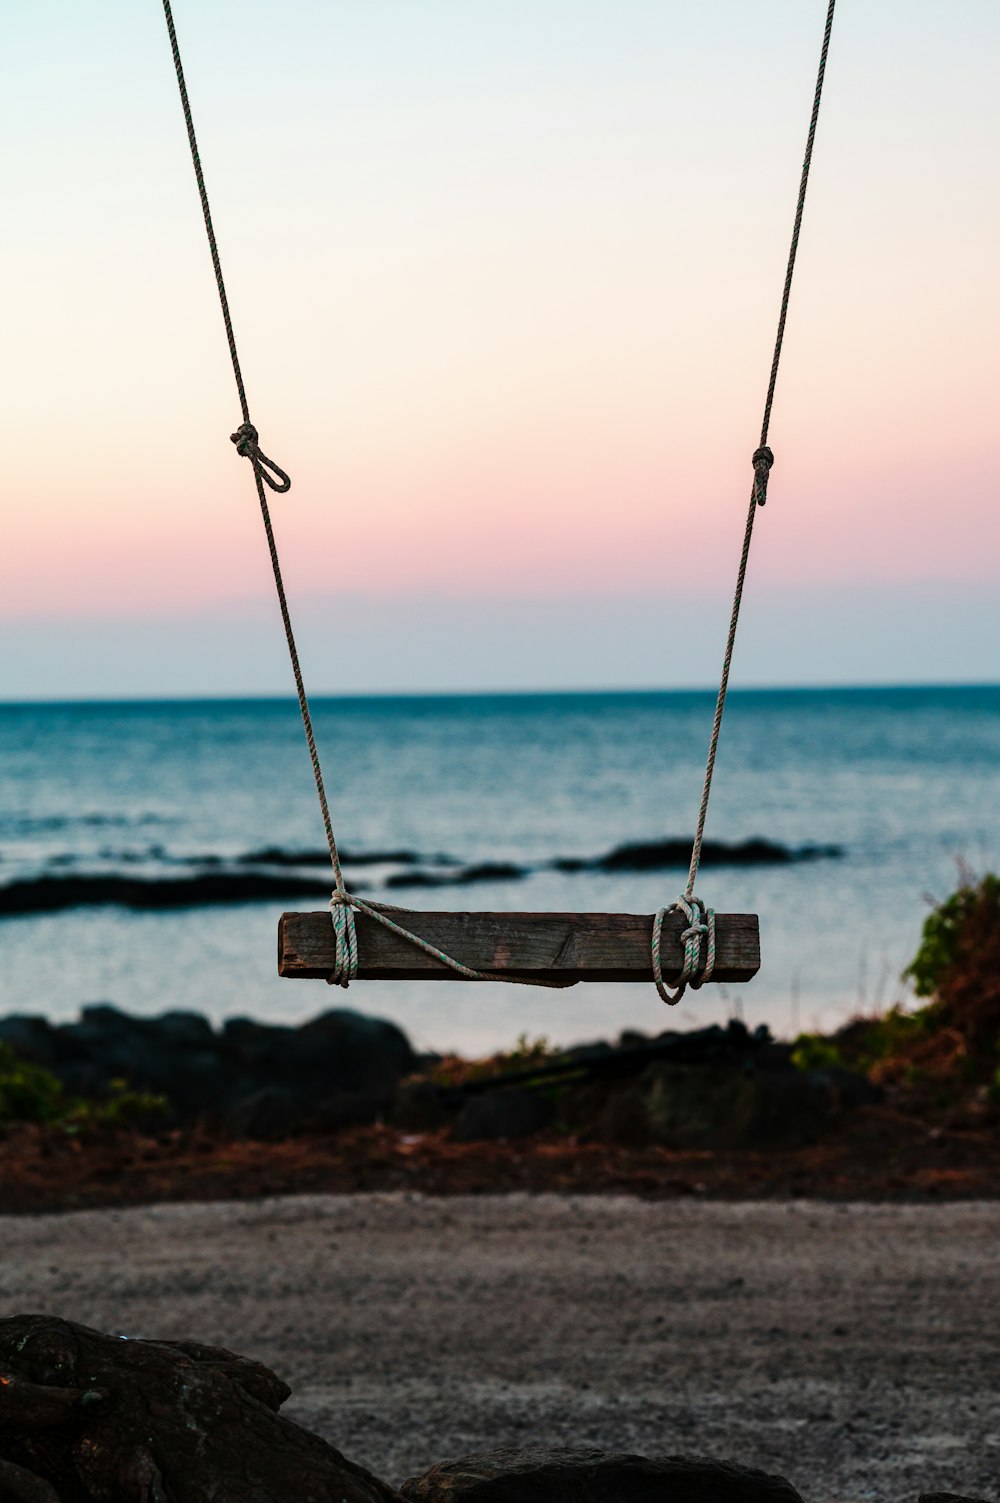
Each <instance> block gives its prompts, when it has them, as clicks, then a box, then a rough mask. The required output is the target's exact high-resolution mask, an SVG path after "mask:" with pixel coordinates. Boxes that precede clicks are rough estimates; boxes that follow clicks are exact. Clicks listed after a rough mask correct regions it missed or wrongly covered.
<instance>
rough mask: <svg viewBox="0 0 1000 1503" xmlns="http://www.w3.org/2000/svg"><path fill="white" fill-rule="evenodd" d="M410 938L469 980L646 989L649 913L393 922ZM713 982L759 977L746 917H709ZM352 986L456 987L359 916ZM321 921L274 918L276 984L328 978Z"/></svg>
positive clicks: (670, 967)
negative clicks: (467, 972) (495, 976)
mask: <svg viewBox="0 0 1000 1503" xmlns="http://www.w3.org/2000/svg"><path fill="white" fill-rule="evenodd" d="M394 917H395V918H396V921H397V922H398V923H400V924H402V925H404V926H405V927H406V928H408V929H411V930H412V931H413V933H414V934H419V935H420V936H421V937H422V938H423V939H426V940H429V941H430V943H431V944H432V945H434V946H435V947H436V948H437V949H439V950H443V951H444V952H445V953H446V954H448V955H451V956H453V957H454V959H455V960H460V961H461V962H462V964H463V965H467V966H471V967H472V968H473V969H474V970H477V971H487V972H489V971H502V972H503V973H504V974H506V975H513V976H521V977H524V978H525V979H529V980H530V979H534V978H541V979H544V980H546V981H556V982H560V983H561V984H562V985H564V986H573V985H574V983H575V982H577V981H652V979H653V967H652V960H651V958H650V937H651V935H652V930H653V915H652V914H651V913H649V914H644V913H428V912H414V911H409V910H408V911H407V912H406V913H402V914H397V915H394ZM715 922H716V956H717V958H716V965H715V971H714V973H713V976H712V978H711V979H712V980H713V981H749V980H750V978H751V976H754V975H756V973H757V971H758V970H759V969H760V935H759V931H758V924H757V916H756V914H753V913H720V914H719V915H718V916H717V917H716V921H715ZM356 924H357V936H358V954H359V964H358V977H359V979H360V980H366V981H438V980H441V981H447V980H452V981H461V980H462V979H463V978H462V977H461V976H460V975H458V974H457V973H456V972H455V971H450V970H449V969H448V968H447V966H443V965H441V964H440V962H439V961H437V960H435V959H434V958H433V956H431V955H428V954H426V953H425V952H424V951H423V950H419V949H418V948H417V947H416V945H411V944H407V943H406V941H405V940H403V939H400V938H399V937H398V936H397V935H395V934H393V933H392V931H391V930H389V929H386V928H384V927H383V926H382V925H381V924H379V923H376V922H375V920H374V919H371V918H369V917H368V916H367V914H364V913H359V914H357V915H356ZM683 928H684V920H683V918H682V916H681V915H680V914H677V913H671V914H668V915H667V917H666V919H665V920H664V924H663V940H662V944H661V947H660V955H661V959H662V964H663V974H664V977H665V979H667V980H670V979H671V978H672V977H674V976H676V975H677V973H678V971H679V970H680V966H681V943H680V935H681V930H682V929H683ZM333 959H334V950H333V930H332V927H331V923H330V915H329V913H328V912H324V913H283V914H282V915H281V920H280V922H279V925H278V974H279V976H291V977H295V976H300V977H303V978H305V977H324V978H325V977H326V976H328V975H329V974H330V971H331V970H332V969H333Z"/></svg>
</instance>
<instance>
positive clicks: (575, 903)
mask: <svg viewBox="0 0 1000 1503" xmlns="http://www.w3.org/2000/svg"><path fill="white" fill-rule="evenodd" d="M712 704H713V696H712V695H711V694H709V693H631V694H627V693H619V694H565V695H535V694H533V695H502V696H468V697H462V696H453V697H434V698H371V699H361V698H358V699H343V700H334V699H320V700H318V701H317V702H316V703H315V706H314V712H315V721H316V730H317V738H318V741H319V745H320V752H321V756H322V759H323V763H324V768H325V772H326V777H327V783H328V789H329V793H330V799H331V804H332V808H333V815H334V826H335V829H336V831H337V834H338V839H339V840H340V842H341V844H342V846H343V847H344V849H345V850H346V851H348V852H350V853H352V854H355V855H358V856H360V857H364V856H366V855H367V856H370V855H372V854H378V853H386V854H391V853H393V852H399V851H411V852H413V853H415V854H416V855H417V856H418V857H419V862H418V863H417V864H418V865H419V866H420V869H421V870H427V871H435V870H437V871H446V870H451V868H446V867H443V866H437V865H435V862H436V861H437V859H438V858H439V857H442V856H444V857H448V858H451V859H452V860H453V861H454V862H455V863H458V864H460V865H461V866H470V865H475V864H477V863H482V862H507V863H513V864H516V865H517V866H520V867H523V868H527V869H528V871H527V874H526V875H525V876H524V877H523V878H521V879H520V880H496V881H487V882H477V883H476V884H475V885H469V886H458V887H445V888H433V887H432V888H428V889H427V890H420V891H415V892H410V891H405V890H402V891H400V892H395V891H389V890H386V889H385V888H384V883H385V881H386V879H387V878H389V877H391V876H392V875H393V874H394V873H396V874H398V872H399V871H400V870H406V866H405V864H404V865H403V866H402V867H401V866H400V864H399V862H394V861H390V860H387V861H383V862H377V863H375V864H371V865H363V866H359V867H358V868H357V880H358V882H359V884H360V882H361V881H362V880H363V882H364V883H365V884H366V886H367V888H368V890H369V891H370V893H371V895H372V896H374V897H379V896H382V895H384V896H386V897H387V898H388V899H390V900H392V901H397V902H412V904H413V906H415V907H438V908H454V907H462V908H483V909H546V910H590V909H608V910H621V911H632V912H640V913H644V912H652V911H653V910H654V909H655V908H656V907H657V906H658V905H659V904H660V903H662V902H669V901H670V900H671V899H672V898H673V897H674V896H675V895H676V893H677V892H678V891H679V889H680V888H681V887H682V885H683V881H684V876H685V872H684V870H683V869H682V868H681V867H680V866H678V868H677V869H675V870H668V871H663V872H643V873H610V872H605V871H593V870H591V871H577V872H565V871H559V870H555V869H552V867H551V866H550V865H548V863H550V862H552V861H553V860H555V859H558V858H565V857H581V858H591V857H598V856H601V855H602V854H604V853H606V852H608V851H609V850H611V849H612V848H614V847H617V846H619V845H621V844H623V843H625V842H632V841H646V840H654V839H661V838H664V837H668V836H676V837H685V836H689V835H690V833H691V831H692V829H693V825H694V817H695V812H696V808H697V802H698V797H699V793H700V786H701V776H702V769H703V765H704V757H705V750H706V743H707V737H708V731H709V725H710V720H711V713H712ZM707 835H708V837H709V838H711V839H714V840H718V841H726V842H739V841H742V840H745V839H748V838H750V837H753V836H763V837H766V838H767V839H769V840H771V841H774V842H779V843H782V844H784V845H786V846H788V847H791V848H799V847H802V846H804V845H806V844H809V843H817V844H821V845H828V844H835V845H838V846H840V847H841V848H842V852H843V854H842V855H841V856H840V857H839V858H832V857H830V858H820V859H815V860H810V861H805V862H801V863H798V862H797V863H789V864H775V865H760V866H726V865H717V866H712V867H710V868H706V869H705V870H704V872H703V875H702V878H701V880H700V882H699V884H698V890H699V892H700V893H701V895H702V896H703V897H704V898H705V899H706V900H707V901H708V902H710V903H711V904H712V905H713V906H714V907H715V908H716V909H717V910H719V911H731V912H739V911H753V912H756V913H758V914H759V915H760V922H761V947H762V957H763V963H762V968H761V972H760V974H759V975H758V976H757V977H756V978H755V979H754V980H753V981H752V982H750V983H749V984H747V985H745V986H724V985H722V986H716V985H712V986H707V987H705V988H703V989H702V990H701V991H700V992H697V993H689V994H688V997H687V998H685V999H684V1001H683V1003H682V1004H681V1006H680V1007H679V1008H677V1009H667V1008H665V1007H664V1006H663V1004H662V1003H661V1002H660V1001H659V999H658V998H657V996H656V994H655V992H654V990H653V988H652V986H651V985H650V986H648V987H647V986H645V985H594V986H589V985H588V986H577V987H574V988H572V989H570V990H567V991H560V992H554V993H548V992H545V991H543V990H539V989H535V988H528V987H515V986H482V985H478V986H477V985H462V984H459V983H450V982H419V983H417V982H414V983H408V982H407V983H402V982H397V983H381V982H363V983H356V984H355V985H354V986H353V987H352V988H351V990H350V994H349V995H346V994H345V993H344V992H343V991H341V990H338V989H333V988H329V987H327V986H325V985H324V983H323V982H318V981H312V982H307V981H282V980H279V979H278V977H277V975H276V965H275V932H276V921H277V916H278V913H279V912H280V911H281V910H282V908H286V907H300V908H320V907H322V906H323V899H322V896H321V895H317V897H316V898H309V897H301V896H300V897H292V898H290V899H285V898H283V897H282V896H281V895H280V894H278V893H276V894H275V895H274V896H273V897H268V898H267V899H260V900H255V901H243V902H235V903H233V902H230V903H224V904H223V903H216V904H209V905H204V904H203V905H199V904H192V905H190V906H183V905H181V906H175V907H170V908H166V909H142V910H135V909H132V908H129V907H124V906H118V905H115V904H109V903H88V904H85V905H82V906H77V907H68V908H65V909H63V910H61V911H33V910H32V899H31V893H32V891H34V890H35V889H33V888H32V887H31V886H30V884H31V883H32V882H34V881H36V879H38V878H39V877H44V876H49V877H62V878H73V879H74V880H76V879H79V889H80V891H81V893H82V892H85V891H86V890H87V880H88V879H91V878H93V877H95V876H98V875H102V874H103V875H123V874H130V875H134V876H139V877H149V876H160V877H163V876H166V877H169V878H170V879H171V880H178V881H184V880H187V879H188V877H189V876H190V875H191V874H192V873H197V872H199V871H219V870H229V869H230V868H229V863H238V862H239V860H240V858H241V857H246V856H247V854H248V853H254V852H259V851H261V850H262V849H266V848H272V849H279V850H281V851H284V852H301V851H306V850H315V849H318V848H321V847H322V845H323V839H322V829H321V825H320V818H319V812H318V808H317V804H316V798H315V791H314V788H313V784H312V776H311V771H310V768H309V763H308V758H307V755H306V751H305V746H304V741H303V737H302V731H301V726H300V723H299V720H298V713H297V709H296V707H295V705H294V703H292V702H291V701H277V700H268V701H221V702H199V701H194V702H183V703H129V704H61V705H8V706H0V889H3V888H10V889H14V888H16V889H17V890H19V891H21V892H24V893H27V894H28V896H27V898H26V899H25V904H26V911H23V912H18V913H7V914H0V1011H3V1012H11V1011H31V1012H39V1013H44V1014H45V1015H47V1016H48V1017H50V1018H53V1019H66V1018H69V1017H73V1016H75V1015H76V1013H77V1011H78V1009H79V1008H80V1006H81V1005H82V1004H86V1003H90V1002H97V1001H107V1002H113V1003H115V1004H117V1005H118V1006H121V1007H124V1008H127V1009H129V1010H132V1011H135V1012H139V1013H144V1014H152V1013H156V1012H159V1011H162V1010H165V1009H167V1008H194V1009H198V1010H200V1011H202V1012H204V1013H206V1014H207V1015H209V1016H210V1017H211V1018H212V1019H213V1020H216V1021H221V1020H222V1019H224V1018H226V1017H231V1016H234V1015H251V1016H254V1017H258V1018H264V1019H271V1020H275V1021H289V1022H292V1021H299V1020H302V1019H304V1018H306V1017H309V1016H312V1015H314V1014H316V1013H317V1012H320V1011H322V1010H323V1009H325V1008H327V1007H334V1006H352V1007H356V1008H358V1009H359V1010H361V1011H364V1012H370V1013H374V1014H377V1015H380V1016H383V1017H388V1018H392V1019H394V1020H395V1021H397V1022H398V1023H400V1024H401V1025H402V1027H403V1028H404V1029H406V1031H407V1032H408V1033H409V1034H410V1036H411V1037H412V1038H413V1039H414V1040H415V1042H416V1043H417V1044H418V1045H419V1046H422V1047H430V1048H435V1049H445V1048H457V1049H460V1050H465V1051H476V1050H483V1049H488V1048H492V1047H495V1046H502V1045H505V1044H510V1043H511V1042H512V1041H513V1040H515V1039H516V1038H517V1037H518V1035H520V1034H522V1033H528V1034H530V1035H532V1036H537V1035H545V1036H547V1037H549V1038H550V1039H552V1040H554V1041H556V1042H559V1043H571V1042H579V1041H581V1040H584V1039H592V1038H597V1037H605V1038H610V1037H614V1036H616V1035H617V1034H618V1033H619V1032H620V1031H621V1030H622V1029H623V1028H637V1029H641V1030H642V1031H644V1032H658V1031H660V1030H661V1029H663V1028H666V1027H677V1026H680V1027H688V1026H695V1025H696V1024H698V1023H701V1022H709V1021H722V1020H725V1019H726V1018H728V1017H731V1016H733V1015H737V1016H742V1017H743V1018H744V1019H745V1020H746V1021H747V1023H748V1024H750V1025H754V1024H756V1023H759V1022H766V1023H768V1024H770V1026H771V1028H772V1029H773V1030H774V1032H775V1033H776V1034H778V1035H779V1036H782V1035H784V1036H787V1035H789V1034H794V1033H795V1032H797V1031H799V1030H800V1029H805V1028H810V1029H811V1028H829V1027H831V1026H833V1025H835V1024H836V1023H837V1022H838V1021H840V1020H842V1019H844V1018H846V1017H848V1016H850V1015H851V1014H852V1013H855V1012H857V1011H859V1010H868V1009H871V1008H873V1007H881V1006H886V1005H888V1004H889V1003H891V1002H893V1001H896V1000H901V999H905V998H906V996H907V991H906V987H905V985H904V984H903V983H902V982H901V980H900V973H901V971H902V970H903V968H904V966H905V964H906V962H907V961H908V960H909V959H910V957H911V956H912V954H913V952H914V949H915V947H916V944H917V942H918V939H919V934H920V928H921V924H922V923H923V920H924V918H925V916H926V913H927V906H928V901H929V899H931V898H938V899H940V898H941V897H943V896H945V895H946V894H947V893H948V892H949V891H950V890H951V889H952V887H953V886H954V884H955V880H956V870H957V864H958V863H959V862H965V863H967V864H968V865H969V866H970V867H972V868H973V869H974V870H975V871H982V870H986V869H990V868H993V869H996V868H997V866H998V864H1000V688H989V687H984V688H928V689H919V688H905V689H844V690H826V689H824V690H795V691H791V690H788V691H785V690H781V691H755V692H751V691H744V692H738V691H734V692H733V694H732V695H731V696H730V701H729V706H728V708H727V715H726V723H725V725H724V728H723V736H722V743H721V749H720V754H719V761H718V768H717V774H716V786H715V791H714V794H713V801H712V806H711V811H710V814H709V823H708V829H707ZM248 869H249V868H248ZM454 869H455V870H458V866H456V867H455V868H454ZM292 870H295V869H294V868H293V869H292ZM311 873H312V876H313V877H314V878H317V879H318V880H320V881H322V880H323V876H322V868H320V867H318V866H317V867H313V868H311ZM352 874H353V873H352ZM272 875H273V873H272ZM307 875H308V873H307ZM0 896H2V894H0Z"/></svg>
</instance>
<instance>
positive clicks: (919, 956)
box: [903, 872, 1000, 997]
mask: <svg viewBox="0 0 1000 1503" xmlns="http://www.w3.org/2000/svg"><path fill="white" fill-rule="evenodd" d="M991 929H992V932H993V935H994V936H995V935H996V934H998V933H1000V877H996V876H994V875H993V873H992V872H988V873H987V875H986V876H985V877H983V878H982V880H981V881H980V882H978V883H977V882H974V880H973V879H972V877H971V875H970V874H968V873H966V874H964V880H963V882H962V885H961V886H960V887H959V888H958V890H957V891H956V892H953V893H952V895H951V897H949V898H946V899H945V901H944V902H943V903H941V904H939V905H938V907H936V908H935V909H934V911H933V912H932V913H931V914H930V915H929V916H928V918H927V920H926V921H925V923H924V932H923V936H922V938H921V941H920V948H919V949H918V951H917V953H916V955H915V956H914V957H913V960H912V962H911V963H910V965H909V966H908V967H907V969H906V970H905V971H904V972H903V975H904V976H906V977H908V978H909V979H910V980H911V981H912V982H913V989H914V991H915V992H916V994H917V996H918V997H933V996H935V995H936V994H937V992H938V991H939V990H940V988H941V987H942V985H943V984H945V983H946V982H947V980H948V978H949V976H950V975H951V974H952V973H953V972H954V970H955V968H956V966H960V965H961V964H962V963H963V961H966V960H967V959H968V958H969V957H968V955H967V953H966V952H967V951H968V948H969V939H970V938H973V939H975V938H976V937H978V931H986V933H987V934H988V933H989V931H990V930H991ZM973 931H975V932H973Z"/></svg>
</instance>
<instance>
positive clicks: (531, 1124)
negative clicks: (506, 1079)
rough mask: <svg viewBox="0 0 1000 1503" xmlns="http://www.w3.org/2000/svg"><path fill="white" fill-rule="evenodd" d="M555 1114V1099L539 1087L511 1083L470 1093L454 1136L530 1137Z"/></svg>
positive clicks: (459, 1139)
mask: <svg viewBox="0 0 1000 1503" xmlns="http://www.w3.org/2000/svg"><path fill="white" fill-rule="evenodd" d="M553 1115H554V1108H553V1105H552V1102H551V1101H550V1100H549V1099H548V1097H547V1096H540V1095H539V1093H538V1092H537V1091H526V1090H522V1089H520V1088H519V1087H517V1086H511V1087H509V1088H508V1089H506V1090H497V1091H487V1092H486V1093H485V1094H484V1095H482V1096H470V1097H469V1099H468V1101H466V1103H465V1105H464V1106H463V1107H462V1110H461V1112H460V1113H459V1117H458V1121H457V1122H456V1123H455V1126H454V1128H453V1130H452V1137H454V1138H455V1139H456V1141H457V1142H459V1143H475V1142H479V1141H480V1140H483V1139H497V1138H526V1137H528V1136H529V1134H531V1133H533V1132H541V1130H542V1129H543V1128H544V1127H548V1125H549V1123H550V1122H551V1121H552V1117H553Z"/></svg>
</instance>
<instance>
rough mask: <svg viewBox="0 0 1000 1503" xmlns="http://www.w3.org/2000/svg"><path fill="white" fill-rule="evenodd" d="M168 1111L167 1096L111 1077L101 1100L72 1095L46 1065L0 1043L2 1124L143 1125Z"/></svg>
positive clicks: (75, 1129) (74, 1129)
mask: <svg viewBox="0 0 1000 1503" xmlns="http://www.w3.org/2000/svg"><path fill="white" fill-rule="evenodd" d="M166 1112H167V1102H166V1098H165V1097H163V1096H157V1095H154V1094H153V1093H152V1092H151V1091H130V1090H129V1089H128V1085H127V1083H126V1082H125V1081H124V1080H113V1081H112V1082H111V1085H110V1088H109V1089H108V1091H107V1093H106V1095H105V1096H103V1097H102V1098H101V1099H99V1100H95V1101H85V1100H83V1099H82V1098H80V1097H76V1096H70V1095H69V1094H68V1093H67V1092H66V1089H65V1087H64V1086H63V1084H62V1082H61V1081H60V1080H58V1079H57V1078H56V1076H55V1075H53V1074H52V1072H51V1071H50V1070H45V1069H43V1068H42V1067H41V1065H33V1064H30V1063H29V1062H28V1061H27V1060H23V1059H19V1058H18V1056H17V1055H16V1054H15V1053H14V1051H13V1049H11V1048H10V1047H9V1045H7V1044H0V1127H8V1126H11V1125H12V1124H14V1123H18V1122H35V1123H39V1124H41V1125H44V1126H50V1127H60V1128H62V1129H64V1131H66V1132H68V1133H79V1132H87V1131H90V1130H96V1129H100V1128H116V1127H136V1126H141V1125H144V1124H146V1123H148V1122H150V1121H153V1120H155V1119H156V1118H157V1117H162V1116H164V1115H165V1114H166Z"/></svg>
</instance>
